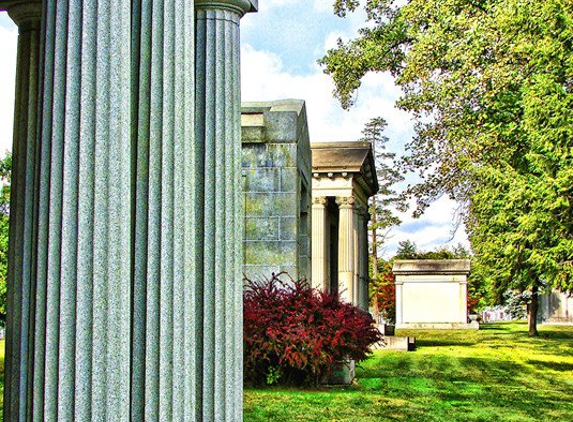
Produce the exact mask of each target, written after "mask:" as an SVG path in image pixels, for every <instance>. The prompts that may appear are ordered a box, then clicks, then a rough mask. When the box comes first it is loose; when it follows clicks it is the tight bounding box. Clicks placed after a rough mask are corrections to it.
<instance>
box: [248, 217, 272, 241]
mask: <svg viewBox="0 0 573 422" xmlns="http://www.w3.org/2000/svg"><path fill="white" fill-rule="evenodd" d="M245 236H246V240H278V239H279V219H278V217H269V218H267V217H255V218H252V217H247V218H246V219H245Z"/></svg>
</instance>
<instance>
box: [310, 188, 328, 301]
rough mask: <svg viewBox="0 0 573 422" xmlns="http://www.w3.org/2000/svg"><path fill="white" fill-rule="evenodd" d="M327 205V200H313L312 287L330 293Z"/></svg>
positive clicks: (317, 198)
mask: <svg viewBox="0 0 573 422" xmlns="http://www.w3.org/2000/svg"><path fill="white" fill-rule="evenodd" d="M326 204H327V198H325V197H315V198H312V287H314V288H316V289H320V290H321V291H324V292H326V291H329V288H328V287H329V286H327V284H326V282H327V280H326V254H327V250H326V247H327V244H326Z"/></svg>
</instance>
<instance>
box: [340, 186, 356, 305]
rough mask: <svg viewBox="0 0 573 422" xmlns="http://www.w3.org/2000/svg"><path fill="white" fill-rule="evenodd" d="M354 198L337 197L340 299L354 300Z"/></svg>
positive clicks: (351, 301)
mask: <svg viewBox="0 0 573 422" xmlns="http://www.w3.org/2000/svg"><path fill="white" fill-rule="evenodd" d="M354 202H355V200H354V198H353V197H337V198H336V203H337V204H338V208H339V224H338V291H339V294H340V299H341V300H343V301H345V302H349V303H355V302H354V296H355V292H354V287H355V286H354V251H355V248H354V247H355V245H354Z"/></svg>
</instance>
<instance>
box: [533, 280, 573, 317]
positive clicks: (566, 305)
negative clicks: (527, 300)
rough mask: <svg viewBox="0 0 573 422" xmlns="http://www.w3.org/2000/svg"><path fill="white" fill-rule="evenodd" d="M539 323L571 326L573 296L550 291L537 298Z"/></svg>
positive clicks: (553, 290)
mask: <svg viewBox="0 0 573 422" xmlns="http://www.w3.org/2000/svg"><path fill="white" fill-rule="evenodd" d="M538 319H539V320H540V322H543V323H549V324H568V325H573V295H571V294H570V293H568V292H560V291H559V290H555V289H552V290H550V291H549V292H547V293H546V294H543V295H540V296H539V313H538Z"/></svg>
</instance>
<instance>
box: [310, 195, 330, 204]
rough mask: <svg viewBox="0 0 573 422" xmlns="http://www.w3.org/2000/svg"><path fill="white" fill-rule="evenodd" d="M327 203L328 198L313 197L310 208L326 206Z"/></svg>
mask: <svg viewBox="0 0 573 422" xmlns="http://www.w3.org/2000/svg"><path fill="white" fill-rule="evenodd" d="M327 202H328V198H327V197H326V196H313V197H312V206H315V205H318V206H323V207H324V206H326V203H327Z"/></svg>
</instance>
